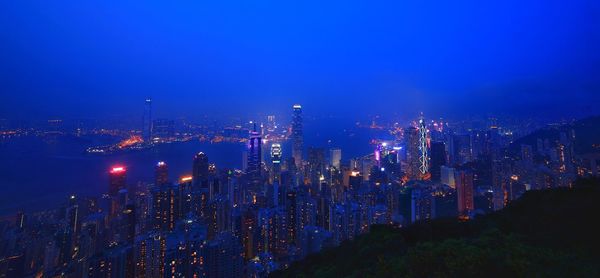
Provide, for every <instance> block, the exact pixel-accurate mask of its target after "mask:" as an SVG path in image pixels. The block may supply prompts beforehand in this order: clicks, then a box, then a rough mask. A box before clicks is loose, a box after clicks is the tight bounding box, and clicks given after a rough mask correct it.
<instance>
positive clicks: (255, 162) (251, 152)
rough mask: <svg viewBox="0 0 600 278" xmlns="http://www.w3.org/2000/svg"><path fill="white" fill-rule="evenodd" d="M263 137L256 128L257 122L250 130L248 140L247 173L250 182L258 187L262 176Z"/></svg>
mask: <svg viewBox="0 0 600 278" xmlns="http://www.w3.org/2000/svg"><path fill="white" fill-rule="evenodd" d="M261 164H262V138H261V136H260V133H259V132H258V131H257V130H256V124H254V130H253V131H251V132H250V139H249V140H248V169H246V173H247V174H248V177H249V179H250V182H251V183H252V184H253V185H254V186H256V187H258V186H260V181H261V178H262V176H261V175H262V171H261V168H262V165H261Z"/></svg>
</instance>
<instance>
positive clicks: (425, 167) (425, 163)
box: [418, 115, 429, 179]
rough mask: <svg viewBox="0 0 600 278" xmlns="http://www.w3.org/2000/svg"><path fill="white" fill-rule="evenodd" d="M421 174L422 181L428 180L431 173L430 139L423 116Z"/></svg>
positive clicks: (420, 128) (420, 144)
mask: <svg viewBox="0 0 600 278" xmlns="http://www.w3.org/2000/svg"><path fill="white" fill-rule="evenodd" d="M418 130H419V164H420V165H419V172H420V175H421V177H422V179H426V177H427V176H428V175H427V174H428V173H429V151H428V148H429V140H428V139H429V137H428V136H427V128H426V127H425V120H423V115H421V118H420V119H419V128H418Z"/></svg>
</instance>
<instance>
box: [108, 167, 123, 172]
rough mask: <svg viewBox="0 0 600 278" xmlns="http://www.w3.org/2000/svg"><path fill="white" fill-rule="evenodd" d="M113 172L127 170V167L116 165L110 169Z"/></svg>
mask: <svg viewBox="0 0 600 278" xmlns="http://www.w3.org/2000/svg"><path fill="white" fill-rule="evenodd" d="M110 172H111V173H121V172H125V167H123V166H115V167H113V168H112V169H111V170H110Z"/></svg>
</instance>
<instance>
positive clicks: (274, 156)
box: [271, 143, 282, 182]
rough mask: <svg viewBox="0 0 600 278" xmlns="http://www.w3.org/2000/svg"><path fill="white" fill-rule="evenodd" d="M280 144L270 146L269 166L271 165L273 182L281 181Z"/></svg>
mask: <svg viewBox="0 0 600 278" xmlns="http://www.w3.org/2000/svg"><path fill="white" fill-rule="evenodd" d="M281 156H282V151H281V144H277V143H273V144H272V145H271V164H272V165H273V182H279V181H280V180H281V177H280V175H281Z"/></svg>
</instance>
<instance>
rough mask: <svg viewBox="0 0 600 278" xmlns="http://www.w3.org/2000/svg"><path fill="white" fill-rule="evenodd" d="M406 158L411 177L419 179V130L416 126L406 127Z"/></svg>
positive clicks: (409, 176)
mask: <svg viewBox="0 0 600 278" xmlns="http://www.w3.org/2000/svg"><path fill="white" fill-rule="evenodd" d="M405 134H406V160H407V162H408V167H407V169H406V174H407V175H408V178H409V179H418V177H419V167H420V163H419V130H418V129H416V128H414V127H412V126H411V127H409V128H407V129H406V132H405Z"/></svg>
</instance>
